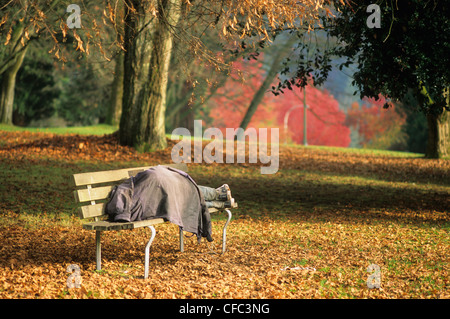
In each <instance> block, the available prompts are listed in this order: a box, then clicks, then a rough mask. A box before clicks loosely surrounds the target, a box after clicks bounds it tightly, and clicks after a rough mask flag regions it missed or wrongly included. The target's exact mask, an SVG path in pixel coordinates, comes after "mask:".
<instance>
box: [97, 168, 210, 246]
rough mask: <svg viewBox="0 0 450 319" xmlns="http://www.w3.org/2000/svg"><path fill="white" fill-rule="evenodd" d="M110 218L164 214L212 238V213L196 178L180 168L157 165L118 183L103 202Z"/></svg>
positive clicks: (126, 219) (121, 219)
mask: <svg viewBox="0 0 450 319" xmlns="http://www.w3.org/2000/svg"><path fill="white" fill-rule="evenodd" d="M106 213H107V214H108V215H109V220H110V221H116V222H133V221H138V220H145V219H152V218H163V219H164V220H166V221H169V222H171V223H174V224H176V225H178V226H180V227H181V228H182V229H183V230H184V231H187V232H190V233H193V234H196V235H197V238H198V240H199V241H200V239H201V238H202V237H206V238H207V240H208V241H212V240H213V239H212V237H211V233H212V229H211V217H210V215H209V212H208V209H207V208H206V204H205V200H204V198H203V195H202V193H201V192H200V190H199V188H198V186H197V184H196V183H195V181H194V180H193V179H192V178H191V177H190V176H189V175H188V174H187V173H186V172H183V171H181V170H178V169H175V168H172V167H168V166H162V165H158V166H155V167H152V168H149V169H147V170H145V171H143V172H140V173H138V174H137V175H136V176H134V177H130V178H129V179H127V180H126V181H125V182H123V183H122V184H120V185H117V186H116V187H115V188H114V189H113V190H112V192H111V194H110V200H109V202H108V203H107V205H106Z"/></svg>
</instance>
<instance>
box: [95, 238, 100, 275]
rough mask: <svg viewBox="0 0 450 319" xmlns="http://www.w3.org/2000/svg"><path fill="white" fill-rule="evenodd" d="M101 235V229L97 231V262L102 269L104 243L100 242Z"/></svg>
mask: <svg viewBox="0 0 450 319" xmlns="http://www.w3.org/2000/svg"><path fill="white" fill-rule="evenodd" d="M101 235H102V232H101V231H99V230H96V231H95V263H96V264H97V270H101V269H102V244H101V242H100V239H101Z"/></svg>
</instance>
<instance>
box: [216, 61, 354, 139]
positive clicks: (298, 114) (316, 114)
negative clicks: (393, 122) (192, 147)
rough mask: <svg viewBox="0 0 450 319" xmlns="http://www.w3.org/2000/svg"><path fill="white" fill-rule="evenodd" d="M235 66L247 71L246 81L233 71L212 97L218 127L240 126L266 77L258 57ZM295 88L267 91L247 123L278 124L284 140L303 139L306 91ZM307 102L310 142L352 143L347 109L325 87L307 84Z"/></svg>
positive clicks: (256, 124)
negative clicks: (320, 87)
mask: <svg viewBox="0 0 450 319" xmlns="http://www.w3.org/2000/svg"><path fill="white" fill-rule="evenodd" d="M235 66H236V67H237V68H238V69H240V70H242V71H243V72H244V75H245V77H246V81H244V82H241V81H239V78H238V76H237V75H236V74H232V75H231V76H230V79H229V80H228V81H227V83H226V84H225V85H224V86H223V87H222V88H220V89H219V90H218V92H217V94H216V96H215V97H213V98H212V99H211V107H212V110H211V112H210V117H211V118H212V119H213V121H212V123H211V124H212V125H213V126H214V127H217V128H221V129H224V128H226V127H230V128H237V127H238V126H239V124H240V122H241V120H242V118H243V117H244V114H245V111H246V109H247V107H248V105H249V104H250V101H251V100H252V97H253V95H254V94H255V92H256V91H257V90H258V88H259V86H260V85H261V83H262V82H263V80H264V76H265V74H264V70H263V69H262V63H260V62H258V61H249V62H247V63H242V62H239V63H236V65H235ZM295 90H296V91H289V90H286V91H285V93H284V94H281V95H278V96H274V95H273V94H272V93H271V92H270V91H268V92H267V93H266V95H265V97H264V99H263V101H262V103H261V104H260V105H259V106H258V109H257V111H256V112H255V114H254V115H253V117H252V120H251V122H250V124H249V126H248V127H249V128H250V127H254V128H261V127H267V128H270V127H278V128H279V132H280V141H281V142H282V141H284V140H285V139H286V138H287V139H288V140H289V141H293V142H295V143H299V144H301V143H303V93H302V92H300V90H299V89H295ZM306 103H307V105H308V107H309V108H308V110H307V139H308V144H310V145H327V146H343V147H347V146H349V144H350V129H349V128H348V127H346V126H345V125H344V122H345V113H344V112H343V111H341V110H340V109H339V104H338V102H337V100H336V99H334V98H333V97H332V96H331V95H329V93H328V92H326V91H322V90H319V89H317V88H314V87H307V88H306ZM296 106H299V107H296ZM294 107H296V108H294ZM293 108H294V109H293ZM291 109H292V110H291ZM289 110H291V112H290V115H289V118H288V136H285V134H284V118H285V115H286V113H287V112H288V111H289Z"/></svg>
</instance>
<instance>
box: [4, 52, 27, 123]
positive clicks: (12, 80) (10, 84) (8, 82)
mask: <svg viewBox="0 0 450 319" xmlns="http://www.w3.org/2000/svg"><path fill="white" fill-rule="evenodd" d="M26 51H27V48H26V47H25V48H23V50H22V51H20V52H19V53H18V54H17V55H16V57H15V61H14V62H12V63H11V64H10V66H9V67H8V68H7V69H6V70H5V72H3V73H2V74H1V75H0V123H4V124H12V120H13V106H14V88H15V87H16V75H17V71H19V69H20V66H21V65H22V62H23V58H24V57H25V54H26Z"/></svg>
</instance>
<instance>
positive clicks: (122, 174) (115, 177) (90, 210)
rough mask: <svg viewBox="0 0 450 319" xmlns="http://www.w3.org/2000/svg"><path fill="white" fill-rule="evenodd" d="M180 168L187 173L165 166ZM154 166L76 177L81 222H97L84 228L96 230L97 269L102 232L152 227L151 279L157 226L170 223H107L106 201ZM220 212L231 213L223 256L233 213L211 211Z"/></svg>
mask: <svg viewBox="0 0 450 319" xmlns="http://www.w3.org/2000/svg"><path fill="white" fill-rule="evenodd" d="M165 166H170V167H174V168H177V169H179V170H182V171H185V172H187V170H188V169H187V165H186V164H184V163H180V164H165ZM150 167H152V166H146V167H134V168H126V169H118V170H109V171H97V172H89V173H80V174H74V175H73V181H74V183H75V188H76V190H75V191H74V195H75V201H76V202H77V203H79V204H81V205H82V206H80V207H79V216H80V218H81V219H94V221H92V222H88V223H85V224H83V228H84V229H87V230H95V241H96V253H95V259H96V269H97V270H101V233H102V232H103V231H117V230H124V229H134V228H139V227H148V228H150V229H151V232H152V233H151V237H150V239H149V241H148V243H147V245H146V247H145V270H144V278H148V268H149V254H150V246H151V245H152V242H153V239H154V238H155V235H156V230H155V227H154V225H156V224H162V223H165V222H166V221H165V220H164V219H163V218H155V219H148V220H140V221H135V222H110V221H108V220H107V217H108V216H107V214H106V212H105V206H106V202H107V200H108V199H109V195H110V192H111V190H112V189H113V188H114V186H115V185H117V184H120V183H121V182H123V181H124V180H126V179H128V178H130V177H131V176H135V175H136V174H137V173H139V172H142V171H144V170H146V169H148V168H150ZM219 211H225V212H227V214H228V219H227V221H226V223H225V225H224V227H223V231H222V254H223V253H225V250H226V230H227V226H228V224H229V222H230V220H231V217H232V214H231V211H230V210H229V209H227V208H225V209H221V210H218V209H215V208H209V212H210V213H215V212H219ZM179 236H180V251H181V252H183V251H184V241H183V239H184V236H183V230H182V229H181V227H180V234H179Z"/></svg>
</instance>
